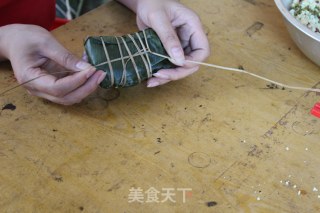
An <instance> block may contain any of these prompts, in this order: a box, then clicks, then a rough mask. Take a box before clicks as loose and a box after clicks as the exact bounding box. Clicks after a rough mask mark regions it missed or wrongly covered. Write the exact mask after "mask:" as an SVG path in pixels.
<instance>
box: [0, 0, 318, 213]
mask: <svg viewBox="0 0 320 213" xmlns="http://www.w3.org/2000/svg"><path fill="white" fill-rule="evenodd" d="M182 2H183V3H184V4H186V5H187V6H188V7H190V8H192V9H194V10H195V11H196V12H197V13H198V14H199V15H200V17H201V20H202V22H203V25H204V29H205V31H206V33H207V35H208V38H209V41H210V45H211V46H212V55H211V56H210V57H209V59H208V60H207V61H208V62H209V63H216V64H219V65H224V66H230V67H235V68H238V67H240V68H244V69H246V70H250V71H252V72H255V73H257V74H259V75H263V76H266V77H268V78H272V79H275V80H278V81H281V82H284V83H288V84H295V85H302V86H313V85H315V86H316V87H319V84H318V82H319V79H320V68H319V67H317V66H316V65H315V64H313V63H312V62H310V61H309V60H308V59H307V58H306V57H305V56H304V55H303V54H302V53H301V52H300V51H299V49H298V48H297V47H296V46H295V45H294V43H293V41H292V40H291V39H290V37H289V34H288V33H287V30H286V28H285V26H284V23H283V20H282V17H281V15H280V13H279V12H278V10H277V8H276V7H275V5H274V4H273V2H272V1H270V0H243V1H238V0H224V1H212V0H199V1H192V0H182ZM135 31H137V27H136V25H135V15H134V14H133V13H132V12H130V11H129V10H128V9H126V8H125V7H123V6H122V5H120V4H118V3H115V2H110V3H108V4H106V5H104V6H102V7H100V8H98V9H96V10H93V11H91V12H89V13H87V14H85V15H84V16H81V17H80V18H78V19H76V20H74V21H71V22H70V23H68V24H67V25H65V26H63V27H61V28H59V29H57V30H55V31H54V32H53V34H54V36H55V37H56V38H57V39H58V40H59V41H60V42H61V43H62V44H63V45H64V46H65V47H67V48H68V49H69V50H70V51H72V52H73V53H75V54H77V55H78V56H81V54H82V52H83V40H84V38H86V36H89V35H123V34H127V33H132V32H135ZM0 70H1V72H0V91H3V90H6V89H8V88H10V87H12V86H14V85H16V82H15V81H14V80H13V79H14V78H13V75H12V69H11V67H10V65H9V64H8V63H2V64H0ZM119 91H120V95H119V93H118V92H119ZM119 91H117V90H102V89H99V90H98V91H96V92H95V93H94V94H92V95H91V96H89V97H88V98H86V99H85V100H83V102H82V103H80V104H77V105H74V106H71V107H64V106H59V105H56V104H52V103H50V102H48V101H45V100H42V99H39V98H36V97H32V96H29V95H28V94H27V92H26V91H25V90H24V89H23V88H17V89H16V90H14V91H11V92H9V93H7V94H6V95H4V96H1V97H0V107H1V109H3V110H2V111H1V114H0V190H1V193H0V209H1V210H0V211H1V212H299V213H300V212H308V213H309V212H319V211H320V192H319V191H318V190H320V171H319V169H318V168H319V167H318V165H319V164H320V158H319V154H320V145H319V136H320V120H317V119H316V118H314V117H312V116H311V115H310V109H311V108H312V107H313V105H314V104H315V103H316V102H317V101H319V97H320V96H318V95H317V94H315V93H303V92H301V91H293V90H289V89H286V90H282V89H281V88H276V87H272V85H271V86H270V85H268V84H267V83H266V82H263V81H260V80H257V79H254V78H252V77H250V76H245V75H241V74H237V73H228V72H222V71H220V70H215V69H211V68H206V67H202V68H201V69H200V71H199V72H197V73H196V74H194V75H192V76H190V77H188V78H185V79H183V80H180V81H177V82H171V83H169V84H167V85H164V86H161V87H159V88H153V89H147V88H146V87H145V85H144V84H141V85H139V86H136V87H133V88H127V89H120V90H119ZM139 189H140V190H141V191H139ZM130 190H131V192H130ZM168 190H169V191H168ZM170 190H171V191H170ZM183 190H185V191H183ZM151 192H153V195H155V194H156V195H157V196H158V198H159V203H153V202H147V201H148V199H149V201H150V199H151V198H152V197H151V195H152V194H151ZM132 193H136V194H138V195H139V196H140V201H143V203H140V202H138V201H136V200H132V196H133V194H132ZM168 193H169V194H170V193H172V197H171V198H172V199H174V200H175V202H172V201H170V200H167V201H164V199H165V195H166V194H167V195H168ZM153 198H154V197H153ZM131 201H132V202H131ZM161 201H163V202H161Z"/></svg>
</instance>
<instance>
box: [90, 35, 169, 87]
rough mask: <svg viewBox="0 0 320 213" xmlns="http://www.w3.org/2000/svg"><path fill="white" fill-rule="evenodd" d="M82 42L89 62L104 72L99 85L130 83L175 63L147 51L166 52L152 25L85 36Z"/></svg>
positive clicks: (114, 85)
mask: <svg viewBox="0 0 320 213" xmlns="http://www.w3.org/2000/svg"><path fill="white" fill-rule="evenodd" d="M84 46H85V51H86V54H87V56H88V60H89V63H91V64H92V65H93V66H95V67H96V68H97V70H103V71H104V72H106V77H105V79H104V80H103V81H102V82H101V84H100V86H101V87H102V88H110V87H130V86H134V85H137V84H139V83H140V82H141V81H144V80H146V79H148V78H149V77H151V75H152V74H153V73H156V72H157V71H159V70H160V69H170V68H174V67H175V65H174V64H172V63H171V62H170V61H169V60H168V59H166V58H163V57H160V56H157V55H154V54H152V53H151V52H155V53H159V54H161V55H165V56H168V54H167V53H166V51H165V49H164V47H163V44H162V43H161V41H160V39H159V37H158V35H157V34H156V33H155V32H154V31H153V30H152V29H146V30H145V31H140V32H137V33H133V34H130V35H125V36H122V37H115V36H101V37H88V38H87V40H86V41H85V44H84ZM148 47H149V48H150V51H148Z"/></svg>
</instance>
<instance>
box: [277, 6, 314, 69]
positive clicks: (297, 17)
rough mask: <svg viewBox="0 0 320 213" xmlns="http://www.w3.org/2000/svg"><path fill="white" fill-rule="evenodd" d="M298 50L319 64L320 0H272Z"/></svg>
mask: <svg viewBox="0 0 320 213" xmlns="http://www.w3.org/2000/svg"><path fill="white" fill-rule="evenodd" d="M274 1H275V3H276V5H277V7H278V9H279V10H280V12H281V13H282V15H283V17H284V20H285V24H286V26H287V28H288V31H289V33H290V35H291V37H292V39H293V40H294V42H295V43H296V44H297V46H298V47H299V48H300V50H301V51H302V52H303V53H304V54H305V55H306V56H307V57H308V58H309V59H311V60H312V61H313V62H314V63H316V64H317V65H319V66H320V0H274Z"/></svg>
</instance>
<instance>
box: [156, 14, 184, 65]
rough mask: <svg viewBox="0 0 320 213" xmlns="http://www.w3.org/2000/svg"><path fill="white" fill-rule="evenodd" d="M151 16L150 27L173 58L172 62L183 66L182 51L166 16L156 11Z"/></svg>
mask: <svg viewBox="0 0 320 213" xmlns="http://www.w3.org/2000/svg"><path fill="white" fill-rule="evenodd" d="M153 17H154V18H153ZM153 17H152V18H151V20H150V23H151V27H152V28H153V29H154V31H156V33H157V34H158V36H159V38H160V40H161V41H162V43H163V46H164V48H165V49H166V51H167V52H168V54H169V56H170V57H171V58H172V59H174V60H173V61H172V62H173V63H174V64H176V65H178V66H183V64H184V61H185V56H184V52H183V49H182V46H181V43H180V40H179V38H178V36H177V33H176V31H175V30H174V28H173V26H172V24H171V22H170V20H169V18H168V16H167V15H166V14H165V13H164V12H158V14H157V15H154V16H153Z"/></svg>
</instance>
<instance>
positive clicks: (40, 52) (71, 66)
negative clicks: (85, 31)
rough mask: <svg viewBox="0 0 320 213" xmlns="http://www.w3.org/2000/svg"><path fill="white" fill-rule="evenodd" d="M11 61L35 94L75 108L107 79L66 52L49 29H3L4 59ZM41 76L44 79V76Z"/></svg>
mask: <svg viewBox="0 0 320 213" xmlns="http://www.w3.org/2000/svg"><path fill="white" fill-rule="evenodd" d="M1 56H2V58H7V59H9V60H10V61H11V65H12V68H13V70H14V74H15V77H16V78H17V80H18V82H19V83H20V84H23V83H24V82H27V81H29V80H31V79H34V78H37V77H39V78H37V79H36V80H34V81H31V82H29V83H27V84H24V87H25V88H26V89H27V90H28V92H29V93H30V94H32V95H35V96H38V97H42V98H45V99H48V100H50V101H52V102H55V103H59V104H63V105H72V104H75V103H79V102H80V101H81V100H82V99H83V98H85V97H86V96H88V95H89V94H90V93H92V92H93V91H94V90H95V89H96V88H97V87H98V85H99V83H100V82H101V81H102V80H103V79H104V77H105V73H104V72H102V71H96V69H95V68H94V67H92V66H91V65H90V64H88V63H87V62H84V61H82V60H80V59H78V58H77V57H75V56H74V55H73V54H71V53H70V52H69V51H68V50H66V49H65V48H64V47H63V46H62V45H61V44H60V43H58V42H57V41H56V39H55V38H54V37H53V36H52V35H51V34H50V33H49V32H48V31H47V30H45V29H43V28H41V27H38V26H34V25H20V24H15V25H7V26H4V27H1V28H0V57H1ZM40 76H41V77H40Z"/></svg>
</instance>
